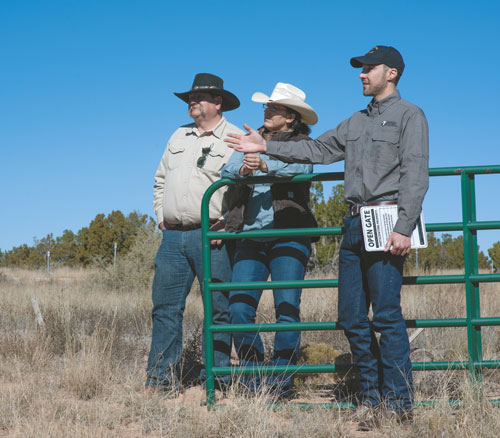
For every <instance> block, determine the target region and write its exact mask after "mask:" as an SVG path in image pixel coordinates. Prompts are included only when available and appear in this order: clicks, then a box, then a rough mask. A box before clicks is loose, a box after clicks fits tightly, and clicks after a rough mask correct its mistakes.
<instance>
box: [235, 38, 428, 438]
mask: <svg viewBox="0 0 500 438" xmlns="http://www.w3.org/2000/svg"><path fill="white" fill-rule="evenodd" d="M351 65H352V66H353V67H355V68H362V70H361V73H360V75H359V77H360V79H361V82H362V85H363V94H364V95H365V96H371V97H372V100H371V102H370V103H369V104H368V106H367V108H366V109H364V110H361V111H358V112H356V113H355V114H354V115H353V116H351V117H350V118H349V119H347V120H344V121H343V122H341V123H340V124H339V125H338V126H337V127H336V128H335V129H332V130H330V131H327V132H326V133H324V134H323V135H321V136H320V137H319V138H317V139H316V140H301V141H297V142H274V141H265V140H264V139H262V138H261V137H260V136H259V135H258V133H257V132H255V131H254V130H252V129H251V128H250V127H248V126H246V125H245V128H246V129H247V130H248V131H249V132H250V135H249V136H240V135H230V136H229V137H230V138H227V139H226V141H228V143H229V144H230V146H232V147H233V148H234V149H236V150H238V151H242V152H261V153H266V154H268V155H271V156H274V157H276V158H278V159H280V160H283V161H287V162H293V161H300V162H310V163H321V164H328V163H333V162H335V161H340V160H345V188H344V193H345V199H346V201H347V202H348V203H349V205H350V213H349V216H348V217H347V218H346V220H345V226H344V239H343V241H342V245H341V248H340V258H339V303H338V309H339V310H338V311H339V323H340V325H341V326H342V328H343V329H344V332H345V334H346V336H347V338H348V340H349V344H350V346H351V352H352V355H353V359H354V361H355V362H356V364H357V366H358V369H359V374H360V382H361V387H362V391H361V399H360V400H359V404H358V409H357V411H356V415H355V418H356V419H357V420H358V421H359V429H360V430H368V429H370V428H371V427H373V425H374V424H376V423H377V422H378V421H379V420H380V418H381V417H382V414H384V415H390V416H394V417H396V419H398V420H400V421H406V420H409V419H411V414H412V409H413V384H412V372H411V362H410V346H409V342H408V334H407V332H406V325H405V321H404V319H403V316H402V312H401V298H400V293H401V285H402V277H403V264H404V260H405V256H406V255H407V254H408V253H409V251H410V245H411V239H410V236H411V233H412V231H413V229H414V228H415V225H416V222H417V219H418V217H419V215H420V212H421V207H422V202H423V199H424V196H425V193H426V192H427V188H428V160H429V139H428V126H427V120H426V118H425V115H424V113H423V112H422V110H421V109H420V108H418V107H417V106H415V105H413V104H411V103H409V102H407V101H406V100H403V99H402V98H401V96H400V94H399V92H398V91H397V89H396V87H397V84H398V81H399V79H400V77H401V75H402V73H403V70H404V68H405V64H404V61H403V58H402V56H401V54H400V53H399V52H398V51H397V50H396V49H395V48H393V47H388V46H375V47H374V48H373V49H371V50H370V51H368V53H366V54H365V55H363V56H356V57H353V58H351ZM382 203H397V208H398V220H397V222H396V224H395V226H394V229H393V232H392V234H391V235H390V237H389V240H388V242H387V245H386V248H385V251H381V252H367V251H366V250H365V247H364V242H363V236H362V230H361V219H360V215H359V213H360V207H361V206H366V205H368V206H369V205H380V204H382ZM370 305H371V307H372V311H373V317H372V320H371V321H370V320H369V319H368V311H369V308H370ZM375 333H379V334H380V338H379V340H377V338H376V336H375Z"/></svg>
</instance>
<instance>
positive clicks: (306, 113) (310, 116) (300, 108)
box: [252, 91, 318, 125]
mask: <svg viewBox="0 0 500 438" xmlns="http://www.w3.org/2000/svg"><path fill="white" fill-rule="evenodd" d="M252 101H254V102H258V103H269V102H273V103H278V104H280V105H283V106H286V107H288V108H291V109H293V110H294V111H297V112H298V113H299V114H300V116H301V118H302V121H303V122H304V123H305V124H306V125H315V124H316V123H318V115H317V114H316V111H314V109H313V108H312V107H311V106H310V105H308V104H307V103H305V102H300V101H298V100H296V99H277V100H271V99H270V97H269V96H267V95H266V94H264V93H261V92H260V91H257V92H256V93H253V95H252Z"/></svg>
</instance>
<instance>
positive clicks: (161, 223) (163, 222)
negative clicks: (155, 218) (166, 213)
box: [158, 221, 167, 231]
mask: <svg viewBox="0 0 500 438" xmlns="http://www.w3.org/2000/svg"><path fill="white" fill-rule="evenodd" d="M158 228H159V229H160V230H162V231H165V230H166V229H167V227H166V226H165V221H161V222H160V223H159V224H158Z"/></svg>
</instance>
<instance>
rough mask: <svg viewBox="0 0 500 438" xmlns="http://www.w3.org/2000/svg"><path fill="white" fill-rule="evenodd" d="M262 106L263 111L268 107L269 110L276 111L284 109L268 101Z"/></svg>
mask: <svg viewBox="0 0 500 438" xmlns="http://www.w3.org/2000/svg"><path fill="white" fill-rule="evenodd" d="M262 108H264V111H265V110H266V109H270V110H271V111H278V110H284V111H285V108H283V107H281V106H276V105H271V104H269V103H263V104H262Z"/></svg>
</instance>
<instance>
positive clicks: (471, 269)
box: [461, 171, 482, 380]
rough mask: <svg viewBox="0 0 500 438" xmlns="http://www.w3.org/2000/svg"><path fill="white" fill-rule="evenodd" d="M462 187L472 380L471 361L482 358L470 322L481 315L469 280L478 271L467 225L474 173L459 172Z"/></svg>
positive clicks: (472, 234) (473, 235)
mask: <svg viewBox="0 0 500 438" xmlns="http://www.w3.org/2000/svg"><path fill="white" fill-rule="evenodd" d="M461 188H462V221H463V224H464V228H463V238H464V273H465V305H466V309H467V315H466V318H467V343H468V352H469V362H470V370H469V371H470V374H471V378H472V379H473V380H476V379H478V378H479V372H478V370H477V368H476V367H474V365H473V363H474V362H478V361H480V360H481V358H482V340H481V326H475V325H473V324H472V322H471V320H472V318H479V317H480V316H481V311H480V303H479V288H478V286H477V283H474V282H472V281H471V280H470V276H471V274H477V273H478V266H477V265H478V263H477V238H476V231H475V230H471V229H469V228H468V227H467V225H468V224H469V223H470V222H472V221H475V220H476V202H475V185H474V174H473V173H466V172H465V171H462V173H461Z"/></svg>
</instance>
